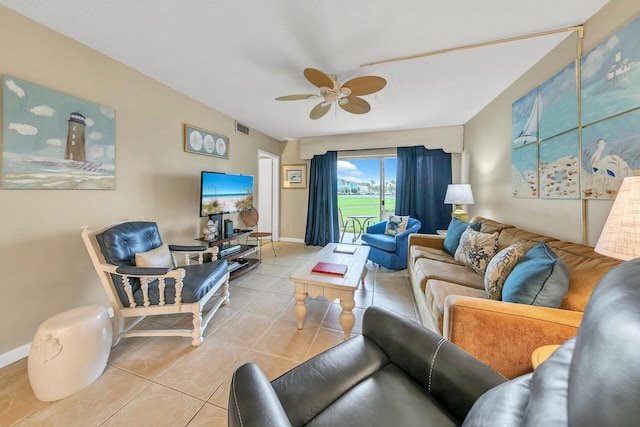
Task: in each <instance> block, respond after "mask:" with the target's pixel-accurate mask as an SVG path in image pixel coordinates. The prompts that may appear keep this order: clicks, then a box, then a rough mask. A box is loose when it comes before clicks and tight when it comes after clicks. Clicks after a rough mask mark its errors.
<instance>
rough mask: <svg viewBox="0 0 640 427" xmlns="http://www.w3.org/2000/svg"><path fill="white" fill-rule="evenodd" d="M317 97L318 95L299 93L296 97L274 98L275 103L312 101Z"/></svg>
mask: <svg viewBox="0 0 640 427" xmlns="http://www.w3.org/2000/svg"><path fill="white" fill-rule="evenodd" d="M317 97H318V95H315V94H313V93H301V94H298V95H285V96H279V97H277V98H276V101H298V100H300V99H313V98H317Z"/></svg>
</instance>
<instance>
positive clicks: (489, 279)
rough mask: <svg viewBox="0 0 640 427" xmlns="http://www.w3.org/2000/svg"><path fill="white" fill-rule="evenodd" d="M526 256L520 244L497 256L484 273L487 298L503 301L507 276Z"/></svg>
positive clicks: (492, 259) (506, 249)
mask: <svg viewBox="0 0 640 427" xmlns="http://www.w3.org/2000/svg"><path fill="white" fill-rule="evenodd" d="M523 255H524V249H523V248H522V245H521V244H520V243H514V244H513V245H511V246H509V247H507V248H504V249H503V250H501V251H500V252H498V253H497V254H496V256H494V257H493V258H491V261H489V265H487V271H486V272H485V273H484V289H485V291H487V297H488V298H489V299H493V300H496V301H502V286H503V285H504V281H505V280H507V276H508V275H509V273H511V270H513V267H515V266H516V264H517V263H518V261H520V258H522V256H523Z"/></svg>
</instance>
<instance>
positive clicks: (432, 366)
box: [229, 307, 506, 427]
mask: <svg viewBox="0 0 640 427" xmlns="http://www.w3.org/2000/svg"><path fill="white" fill-rule="evenodd" d="M504 381H506V379H505V378H504V377H502V376H501V375H500V374H498V373H496V372H495V371H494V370H492V369H491V368H489V367H488V366H486V365H484V364H483V363H481V362H480V361H478V360H476V359H475V358H473V357H472V356H470V355H469V354H467V353H465V352H464V351H462V350H461V349H459V348H458V347H456V346H455V345H453V344H452V343H450V342H449V341H447V340H445V339H443V338H442V337H440V336H439V335H437V334H435V333H433V332H432V331H429V330H428V329H425V328H423V327H422V326H420V325H418V324H417V323H415V322H412V321H410V320H407V319H405V318H403V317H400V316H398V315H395V314H393V313H391V312H389V311H386V310H384V309H382V308H379V307H369V308H368V309H367V310H366V311H365V314H364V320H363V331H362V335H361V336H358V337H356V338H353V339H351V340H349V341H345V342H344V343H342V344H340V345H338V346H336V347H334V348H332V349H329V350H327V351H326V352H324V353H322V354H320V355H318V356H316V357H314V358H312V359H310V360H308V361H307V362H305V363H303V364H302V365H300V366H298V367H296V368H295V369H293V370H291V371H289V372H288V373H286V374H284V375H283V376H281V377H280V378H277V379H275V380H274V381H273V382H272V383H269V381H268V380H267V378H266V377H265V376H264V374H263V373H262V371H261V370H260V369H259V368H258V367H257V366H256V365H254V364H246V365H243V366H241V367H240V368H239V369H238V370H237V371H236V372H235V373H234V375H233V380H232V384H231V391H230V395H229V426H245V427H247V426H301V425H307V424H309V425H318V426H321V425H325V426H338V425H341V426H358V425H362V426H410V425H423V426H429V425H460V423H461V422H462V420H463V419H464V418H465V416H466V414H467V412H468V411H469V409H470V408H471V406H472V405H473V403H474V402H475V401H476V399H477V398H478V397H479V396H480V395H481V394H483V393H484V392H485V391H487V390H489V389H490V388H492V387H494V386H496V385H498V384H500V383H502V382H504Z"/></svg>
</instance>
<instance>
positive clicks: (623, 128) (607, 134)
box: [581, 110, 640, 199]
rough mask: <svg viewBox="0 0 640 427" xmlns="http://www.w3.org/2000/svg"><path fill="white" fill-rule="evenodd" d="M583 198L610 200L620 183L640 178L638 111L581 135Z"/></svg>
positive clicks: (607, 121) (618, 117)
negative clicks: (636, 177) (631, 178)
mask: <svg viewBox="0 0 640 427" xmlns="http://www.w3.org/2000/svg"><path fill="white" fill-rule="evenodd" d="M581 161H582V173H581V177H582V180H581V181H582V197H583V198H585V199H613V198H615V196H616V194H618V189H619V188H620V185H621V184H622V180H623V179H624V178H625V177H627V176H634V175H640V110H635V111H632V112H629V113H626V114H622V115H620V116H616V117H612V118H610V119H608V120H604V121H601V122H598V123H595V124H593V125H590V126H587V127H585V128H584V130H583V131H582V159H581Z"/></svg>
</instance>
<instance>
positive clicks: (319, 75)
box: [276, 68, 387, 120]
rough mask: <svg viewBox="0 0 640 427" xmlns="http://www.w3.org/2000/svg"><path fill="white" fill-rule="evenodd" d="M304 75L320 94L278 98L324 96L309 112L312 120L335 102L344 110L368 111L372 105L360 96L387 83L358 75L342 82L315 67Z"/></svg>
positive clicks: (283, 99)
mask: <svg viewBox="0 0 640 427" xmlns="http://www.w3.org/2000/svg"><path fill="white" fill-rule="evenodd" d="M304 76H305V77H306V78H307V80H309V82H310V83H311V84H313V85H314V86H316V87H317V88H318V89H319V90H320V95H310V94H306V95H286V96H279V97H277V98H276V100H277V101H293V100H297V99H312V98H324V101H322V102H320V103H319V104H316V106H315V107H313V109H312V110H311V112H310V113H309V117H310V118H311V119H312V120H317V119H319V118H320V117H322V116H324V115H325V114H326V113H327V112H328V111H329V109H330V108H331V104H333V103H335V104H336V108H337V107H338V106H340V107H341V108H342V109H343V110H345V111H347V112H349V113H352V114H365V113H368V112H369V111H370V110H371V106H370V105H369V103H368V102H367V101H365V100H364V99H362V98H359V96H362V95H370V94H372V93H375V92H378V91H379V90H381V89H382V88H384V87H385V86H386V84H387V81H386V80H385V79H383V78H382V77H377V76H363V77H356V78H354V79H351V80H349V81H348V82H346V83H344V84H340V83H339V82H338V80H337V77H336V76H334V75H332V74H325V73H323V72H322V71H320V70H316V69H314V68H305V69H304Z"/></svg>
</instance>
